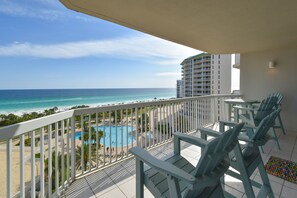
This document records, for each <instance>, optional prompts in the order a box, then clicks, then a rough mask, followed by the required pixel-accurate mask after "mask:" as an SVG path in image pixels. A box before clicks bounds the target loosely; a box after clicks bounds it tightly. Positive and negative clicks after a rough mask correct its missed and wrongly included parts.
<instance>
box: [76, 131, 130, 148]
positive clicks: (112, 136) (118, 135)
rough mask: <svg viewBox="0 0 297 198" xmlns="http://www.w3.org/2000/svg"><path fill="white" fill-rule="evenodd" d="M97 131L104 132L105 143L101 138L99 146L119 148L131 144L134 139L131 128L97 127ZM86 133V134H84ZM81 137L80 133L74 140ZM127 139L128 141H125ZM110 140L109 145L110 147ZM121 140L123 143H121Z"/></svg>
mask: <svg viewBox="0 0 297 198" xmlns="http://www.w3.org/2000/svg"><path fill="white" fill-rule="evenodd" d="M98 131H105V143H104V137H101V139H100V144H102V145H105V147H110V148H112V147H121V146H127V145H129V144H132V141H134V140H135V138H134V137H133V136H132V126H128V127H127V126H121V125H119V126H105V129H104V127H103V126H98ZM85 133H88V132H85ZM80 137H81V132H77V133H76V134H75V139H77V140H79V139H80ZM127 137H128V141H127ZM110 140H111V145H110ZM122 140H123V141H122ZM116 142H117V143H116ZM93 143H94V142H93Z"/></svg>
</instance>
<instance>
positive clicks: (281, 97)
mask: <svg viewBox="0 0 297 198" xmlns="http://www.w3.org/2000/svg"><path fill="white" fill-rule="evenodd" d="M271 96H274V97H277V103H276V106H275V109H278V108H280V107H281V104H282V100H283V98H284V96H283V94H281V93H278V92H276V93H272V94H271ZM277 120H278V124H279V125H276V124H275V125H274V126H273V127H274V128H275V129H277V128H280V129H281V130H282V132H283V134H284V135H285V134H286V132H285V128H284V125H283V121H282V119H281V116H280V114H279V115H278V116H277Z"/></svg>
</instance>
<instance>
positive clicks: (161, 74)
mask: <svg viewBox="0 0 297 198" xmlns="http://www.w3.org/2000/svg"><path fill="white" fill-rule="evenodd" d="M180 74H181V73H179V72H163V73H156V74H155V75H156V76H180Z"/></svg>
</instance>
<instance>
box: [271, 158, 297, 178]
mask: <svg viewBox="0 0 297 198" xmlns="http://www.w3.org/2000/svg"><path fill="white" fill-rule="evenodd" d="M265 169H266V172H267V173H269V174H271V175H274V176H276V177H279V178H282V179H284V180H287V181H289V182H292V183H295V184H297V163H296V162H292V161H289V160H284V159H281V158H278V157H274V156H271V157H270V158H269V160H268V162H267V163H266V165H265Z"/></svg>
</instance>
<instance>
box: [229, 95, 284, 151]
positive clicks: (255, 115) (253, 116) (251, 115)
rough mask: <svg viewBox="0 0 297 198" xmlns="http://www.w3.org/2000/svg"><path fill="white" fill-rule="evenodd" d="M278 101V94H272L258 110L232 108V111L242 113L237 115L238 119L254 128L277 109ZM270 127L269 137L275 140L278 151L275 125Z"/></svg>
mask: <svg viewBox="0 0 297 198" xmlns="http://www.w3.org/2000/svg"><path fill="white" fill-rule="evenodd" d="M278 101H279V97H278V94H276V95H274V94H272V95H270V96H269V97H267V98H266V99H264V100H262V102H261V103H260V105H259V107H258V108H246V107H241V106H234V107H233V108H234V111H237V112H239V111H241V112H242V113H241V114H239V118H240V119H241V121H242V122H244V123H246V124H247V125H248V126H252V127H254V126H258V125H259V124H260V122H261V121H262V120H263V118H265V117H266V116H267V115H269V114H270V113H271V112H272V111H274V110H275V109H277V108H278ZM278 116H279V115H278ZM271 127H272V133H273V136H272V137H271V139H274V140H275V142H276V143H277V146H278V148H279V149H280V144H279V141H278V137H277V135H276V132H275V124H274V123H273V125H272V126H271ZM262 151H263V149H262Z"/></svg>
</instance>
